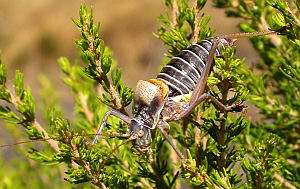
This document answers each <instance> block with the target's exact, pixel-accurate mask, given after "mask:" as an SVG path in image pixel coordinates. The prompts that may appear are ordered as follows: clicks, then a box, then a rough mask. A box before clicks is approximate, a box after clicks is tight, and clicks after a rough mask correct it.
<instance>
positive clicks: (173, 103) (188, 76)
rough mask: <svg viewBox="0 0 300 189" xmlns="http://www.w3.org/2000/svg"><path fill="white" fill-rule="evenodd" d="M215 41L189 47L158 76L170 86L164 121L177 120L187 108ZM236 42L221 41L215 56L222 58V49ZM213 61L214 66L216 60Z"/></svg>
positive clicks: (174, 58) (203, 41)
mask: <svg viewBox="0 0 300 189" xmlns="http://www.w3.org/2000/svg"><path fill="white" fill-rule="evenodd" d="M213 40H215V39H213V38H209V39H206V40H202V41H200V42H198V43H196V44H193V45H191V46H189V47H188V48H186V49H185V50H183V51H182V52H181V53H179V54H178V55H177V56H175V57H173V58H172V59H171V61H170V62H169V63H168V64H167V65H166V66H165V67H163V69H162V71H161V72H160V73H159V74H158V76H157V79H159V80H162V81H163V82H164V83H165V84H166V85H167V86H168V98H167V99H166V102H165V106H164V108H163V110H162V113H161V114H162V117H163V119H164V120H166V121H173V120H177V119H178V116H179V114H180V113H181V112H183V111H184V110H185V109H186V108H187V106H188V103H189V99H190V97H191V94H192V92H193V91H194V89H195V87H196V85H197V83H198V82H199V80H200V77H201V75H202V73H203V69H204V67H205V65H206V63H207V61H208V56H209V53H210V51H211V47H212V41H213ZM234 42H235V40H233V39H229V38H222V39H220V42H219V44H218V46H217V49H216V51H215V55H216V56H217V57H220V56H222V55H221V51H222V50H221V49H225V47H226V46H227V45H229V46H233V43H234ZM212 61H213V64H214V60H212Z"/></svg>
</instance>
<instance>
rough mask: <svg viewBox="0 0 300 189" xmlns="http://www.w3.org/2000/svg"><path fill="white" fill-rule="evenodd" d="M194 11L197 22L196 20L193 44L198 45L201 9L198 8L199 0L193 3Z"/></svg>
mask: <svg viewBox="0 0 300 189" xmlns="http://www.w3.org/2000/svg"><path fill="white" fill-rule="evenodd" d="M193 9H194V14H195V20H194V31H193V40H192V43H193V44H194V43H197V41H198V38H199V30H200V28H199V17H198V16H199V15H198V13H199V11H200V10H199V7H198V6H197V0H194V3H193Z"/></svg>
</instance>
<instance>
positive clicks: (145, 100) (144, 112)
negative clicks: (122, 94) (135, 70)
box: [129, 79, 168, 153]
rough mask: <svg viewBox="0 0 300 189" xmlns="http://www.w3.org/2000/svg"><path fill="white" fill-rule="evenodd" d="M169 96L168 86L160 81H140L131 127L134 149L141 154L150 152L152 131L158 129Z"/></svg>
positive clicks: (137, 87)
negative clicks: (157, 125)
mask: <svg viewBox="0 0 300 189" xmlns="http://www.w3.org/2000/svg"><path fill="white" fill-rule="evenodd" d="M167 96H168V86H167V85H166V84H165V83H163V82H162V81H160V80H157V79H150V80H148V81H142V80H140V81H139V82H138V84H137V86H136V90H135V96H134V106H135V110H136V113H135V116H134V119H132V121H131V124H130V125H129V130H130V135H131V136H133V138H134V140H133V141H132V143H133V148H135V149H137V150H138V151H139V152H141V153H145V152H147V151H148V148H149V146H150V144H151V133H150V129H154V128H155V127H156V124H157V122H158V121H159V119H160V113H161V111H162V109H163V107H164V104H165V101H166V98H167Z"/></svg>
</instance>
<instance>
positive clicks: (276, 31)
mask: <svg viewBox="0 0 300 189" xmlns="http://www.w3.org/2000/svg"><path fill="white" fill-rule="evenodd" d="M291 27H292V24H291V23H288V24H287V25H286V26H283V27H281V28H280V29H278V30H271V29H269V31H260V32H249V33H234V34H226V35H221V36H219V38H234V39H237V38H244V37H253V36H264V35H275V34H277V35H282V34H283V33H284V31H285V30H286V29H288V28H291Z"/></svg>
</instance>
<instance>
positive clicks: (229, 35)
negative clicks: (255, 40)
mask: <svg viewBox="0 0 300 189" xmlns="http://www.w3.org/2000/svg"><path fill="white" fill-rule="evenodd" d="M275 34H279V32H278V31H277V30H275V31H260V32H249V33H233V34H226V35H221V36H219V37H220V38H234V39H237V38H245V37H252V36H264V35H275Z"/></svg>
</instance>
